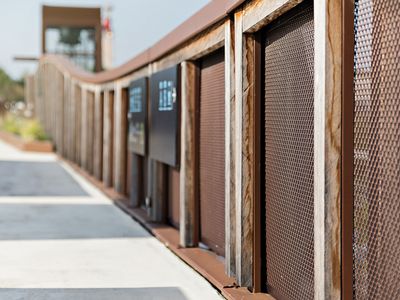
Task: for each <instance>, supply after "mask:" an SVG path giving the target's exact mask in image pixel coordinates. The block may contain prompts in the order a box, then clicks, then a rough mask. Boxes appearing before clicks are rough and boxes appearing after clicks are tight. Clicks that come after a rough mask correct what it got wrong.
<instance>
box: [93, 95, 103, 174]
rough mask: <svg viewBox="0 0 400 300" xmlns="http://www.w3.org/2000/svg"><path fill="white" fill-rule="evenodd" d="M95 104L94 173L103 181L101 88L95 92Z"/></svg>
mask: <svg viewBox="0 0 400 300" xmlns="http://www.w3.org/2000/svg"><path fill="white" fill-rule="evenodd" d="M94 105H95V107H94V142H93V145H94V149H93V160H94V161H93V173H94V176H95V177H96V178H97V179H98V180H100V181H101V180H102V174H103V94H102V93H101V91H100V88H98V89H97V90H96V92H95V99H94Z"/></svg>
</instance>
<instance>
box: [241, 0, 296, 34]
mask: <svg viewBox="0 0 400 300" xmlns="http://www.w3.org/2000/svg"><path fill="white" fill-rule="evenodd" d="M301 2H303V0H257V1H251V2H249V3H248V4H247V5H246V6H245V7H244V9H243V32H256V31H258V30H260V29H261V28H262V27H264V26H266V25H267V24H268V23H270V22H272V21H273V20H275V19H276V18H278V17H279V16H281V15H283V14H284V13H285V12H287V11H289V10H290V9H292V8H293V7H295V6H296V5H298V4H299V3H301Z"/></svg>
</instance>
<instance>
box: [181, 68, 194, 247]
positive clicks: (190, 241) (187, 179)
mask: <svg viewBox="0 0 400 300" xmlns="http://www.w3.org/2000/svg"><path fill="white" fill-rule="evenodd" d="M181 78H182V79H181V80H182V85H181V86H182V90H181V126H180V127H181V143H180V144H181V152H180V153H181V162H180V167H181V170H180V244H181V245H182V246H183V247H193V246H196V245H197V244H198V239H199V233H198V221H199V220H198V208H197V207H198V203H197V192H196V191H197V180H196V177H197V176H196V173H197V172H196V165H197V162H196V98H197V89H198V85H197V78H198V70H197V67H196V65H195V64H194V63H192V62H186V61H185V62H183V63H182V64H181Z"/></svg>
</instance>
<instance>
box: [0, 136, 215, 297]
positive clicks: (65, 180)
mask: <svg viewBox="0 0 400 300" xmlns="http://www.w3.org/2000/svg"><path fill="white" fill-rule="evenodd" d="M3 299H4V300H17V299H18V300H20V299H29V300H47V299H56V300H59V299H68V300H69V299H73V300H80V299H85V300H87V299H89V300H92V299H93V300H94V299H96V300H103V299H104V300H122V299H129V300H130V299H173V300H184V299H207V300H208V299H221V297H220V296H219V294H218V293H217V292H216V290H214V289H213V288H212V286H211V285H210V284H209V283H208V282H207V281H206V280H204V279H203V278H202V277H201V276H200V275H198V274H197V273H196V272H195V271H193V270H192V269H191V268H190V267H188V266H187V265H186V264H185V263H183V262H182V261H181V260H180V259H179V258H177V257H176V256H175V255H174V254H172V253H171V252H170V251H169V250H168V249H167V248H166V247H165V246H164V245H162V244H161V243H160V242H158V241H157V240H156V239H155V238H153V237H152V236H150V235H149V234H148V233H147V232H146V231H145V230H144V229H143V228H142V227H141V226H140V225H139V224H137V223H136V222H135V221H133V220H132V219H131V218H130V217H129V216H127V215H126V214H124V213H123V212H122V211H120V210H119V209H118V208H116V207H115V206H114V205H113V204H112V203H111V202H110V201H109V200H108V199H107V198H106V197H105V196H104V195H103V194H102V193H100V192H99V191H98V190H97V189H96V188H95V187H93V186H92V185H90V184H89V183H88V182H87V181H85V180H84V179H83V178H82V177H81V176H79V175H77V174H76V173H74V171H72V170H71V169H70V168H69V167H68V166H67V165H65V164H63V163H60V162H57V160H56V157H55V156H53V155H43V154H30V153H23V152H20V151H18V150H15V149H14V148H11V147H9V146H7V145H5V144H4V143H2V142H0V300H3Z"/></svg>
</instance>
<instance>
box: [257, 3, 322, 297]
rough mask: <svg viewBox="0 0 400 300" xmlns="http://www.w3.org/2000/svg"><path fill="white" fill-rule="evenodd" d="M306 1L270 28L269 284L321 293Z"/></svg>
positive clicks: (301, 293) (273, 289)
mask: <svg viewBox="0 0 400 300" xmlns="http://www.w3.org/2000/svg"><path fill="white" fill-rule="evenodd" d="M313 23H314V22H313V8H312V7H310V6H308V7H302V8H301V10H300V11H297V12H290V15H289V14H287V15H284V16H282V17H281V18H280V19H279V20H278V21H277V22H275V23H274V24H271V27H270V28H268V29H267V31H266V33H265V164H266V165H265V193H266V214H265V215H266V259H267V262H266V266H267V267H266V269H267V270H266V277H267V289H268V292H269V293H270V294H272V295H273V296H274V297H276V298H277V299H313V297H314V227H313V223H314V196H313V193H314V175H313V172H314V164H313V162H314V150H313V149H314V146H313V144H314V137H313V134H314V132H313V131H314V96H313V93H314V83H313V82H314V36H313V35H314V27H313V26H314V24H313Z"/></svg>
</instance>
